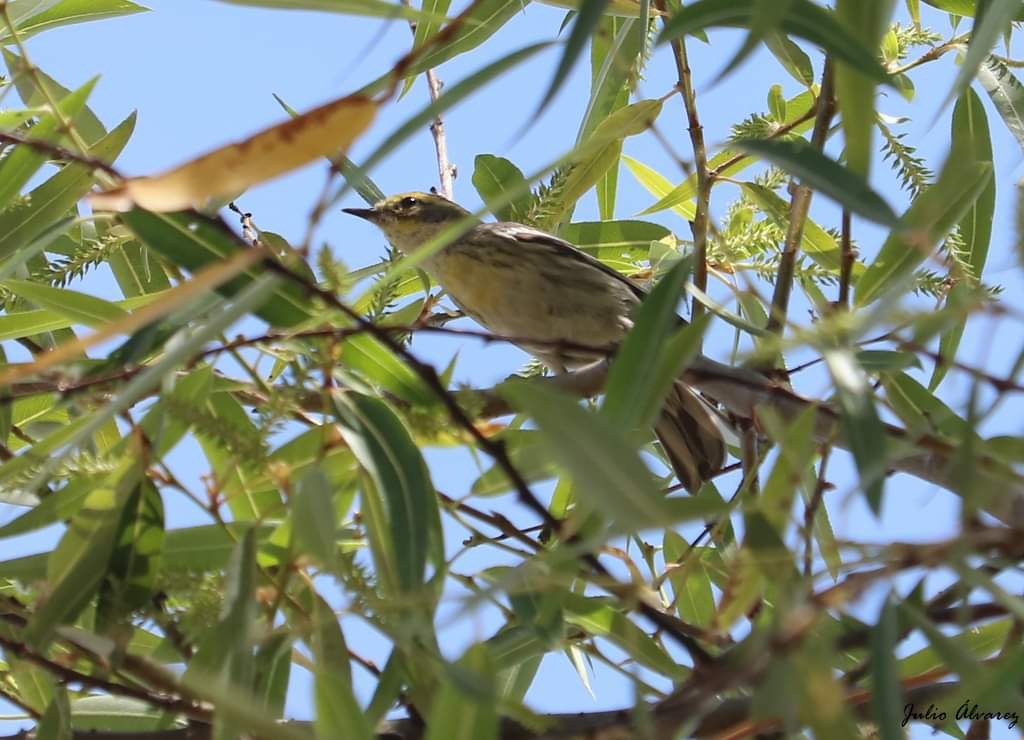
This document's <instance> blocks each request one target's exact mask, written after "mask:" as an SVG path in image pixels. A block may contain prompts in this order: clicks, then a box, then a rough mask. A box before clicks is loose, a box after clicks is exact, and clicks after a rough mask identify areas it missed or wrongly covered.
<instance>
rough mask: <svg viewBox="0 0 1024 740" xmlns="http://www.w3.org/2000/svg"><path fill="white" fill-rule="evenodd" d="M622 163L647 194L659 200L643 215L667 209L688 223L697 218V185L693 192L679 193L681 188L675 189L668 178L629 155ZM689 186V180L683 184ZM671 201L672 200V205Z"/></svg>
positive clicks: (624, 156) (625, 156) (623, 158)
mask: <svg viewBox="0 0 1024 740" xmlns="http://www.w3.org/2000/svg"><path fill="white" fill-rule="evenodd" d="M622 161H623V162H625V163H626V169H628V170H629V171H630V172H631V173H632V174H633V177H635V178H636V180H637V182H639V183H640V184H641V185H643V186H644V187H645V188H646V189H647V192H649V193H651V194H652V195H654V196H655V197H656V198H658V202H657V203H655V204H654V205H653V206H651V207H650V208H647V209H645V210H644V211H643V213H655V212H657V211H661V210H664V209H665V208H671V209H672V210H673V211H675V212H676V213H678V214H679V215H680V216H682V217H683V218H684V219H686V220H687V221H692V220H693V219H694V218H696V217H697V206H696V204H694V203H693V202H692V199H693V197H694V196H695V195H696V193H697V190H696V185H694V187H693V189H692V192H689V189H687V191H686V192H677V191H678V190H679V188H676V187H674V186H673V185H672V183H671V182H670V181H669V180H668V178H666V177H665V176H663V175H661V174H659V173H658V172H657V171H655V170H654V169H653V168H651V167H648V166H647V165H645V164H644V163H643V162H640V161H638V160H635V159H633V158H632V157H630V156H627V155H623V156H622ZM694 182H696V181H694ZM688 184H689V180H687V181H686V182H685V183H683V185H688ZM680 187H683V186H680ZM669 199H671V201H672V202H671V203H670V202H669Z"/></svg>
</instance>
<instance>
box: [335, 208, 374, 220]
mask: <svg viewBox="0 0 1024 740" xmlns="http://www.w3.org/2000/svg"><path fill="white" fill-rule="evenodd" d="M341 210H343V211H344V212H345V213H350V214H352V215H353V216H359V218H365V219H366V220H367V221H371V222H372V221H376V220H377V211H375V210H374V209H372V208H342V209H341Z"/></svg>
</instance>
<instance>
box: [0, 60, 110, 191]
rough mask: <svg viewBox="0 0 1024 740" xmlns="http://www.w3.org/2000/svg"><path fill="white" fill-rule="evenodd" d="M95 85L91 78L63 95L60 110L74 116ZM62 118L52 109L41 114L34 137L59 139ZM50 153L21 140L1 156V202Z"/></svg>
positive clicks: (35, 127)
mask: <svg viewBox="0 0 1024 740" xmlns="http://www.w3.org/2000/svg"><path fill="white" fill-rule="evenodd" d="M95 86H96V80H95V79H92V80H90V81H89V82H87V83H85V84H84V85H82V86H81V87H80V88H78V89H77V90H75V91H74V92H72V93H69V94H68V95H66V96H65V97H63V98H62V99H61V100H60V102H58V103H57V107H58V108H59V109H60V112H61V113H62V114H63V115H64V116H65V117H66V118H73V117H74V116H75V115H77V114H78V113H79V111H81V110H82V108H83V107H84V106H85V101H86V99H87V98H88V97H89V94H90V93H91V92H92V89H93V88H94V87H95ZM59 128H60V122H59V121H58V120H57V117H56V116H54V115H53V113H52V112H51V113H45V114H43V115H42V116H40V117H39V120H38V121H37V122H36V125H35V126H33V127H32V138H33V139H36V140H38V141H53V140H54V139H59V138H60V137H59V135H58V134H59ZM48 157H49V155H48V154H47V153H46V152H41V151H39V150H38V149H35V148H33V147H30V146H27V145H25V144H19V145H18V146H16V147H14V149H13V151H11V152H10V153H9V154H8V155H7V156H6V157H4V158H3V159H2V160H0V206H6V205H7V204H8V203H9V201H10V200H11V199H12V198H14V196H16V195H17V194H18V193H19V192H20V191H21V188H22V187H23V186H24V185H25V184H26V183H27V182H28V181H29V180H30V179H31V178H32V176H33V175H34V174H35V173H36V172H37V171H38V170H39V168H40V167H42V166H43V164H45V163H46V160H47V159H48Z"/></svg>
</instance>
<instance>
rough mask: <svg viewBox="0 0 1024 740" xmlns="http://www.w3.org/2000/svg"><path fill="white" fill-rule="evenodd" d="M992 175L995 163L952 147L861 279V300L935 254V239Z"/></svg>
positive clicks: (873, 295) (868, 299)
mask: <svg viewBox="0 0 1024 740" xmlns="http://www.w3.org/2000/svg"><path fill="white" fill-rule="evenodd" d="M991 176H992V165H991V163H988V162H986V163H978V162H975V161H973V160H971V159H963V158H959V157H957V156H954V155H953V153H951V155H950V156H949V158H947V160H946V164H945V165H944V166H943V168H942V172H941V174H940V175H939V178H938V180H937V181H936V182H935V184H934V185H932V186H931V187H929V188H928V189H927V190H925V191H924V192H923V193H922V194H921V195H919V196H918V197H917V198H915V199H914V202H913V203H911V205H910V208H909V209H907V212H906V213H904V214H903V217H902V218H901V219H900V224H899V226H897V227H896V228H894V229H893V230H892V232H890V234H889V237H888V238H887V239H886V240H885V243H884V244H882V248H881V250H880V251H879V253H878V256H877V257H876V258H875V259H874V261H873V262H872V263H871V264H870V265H868V266H867V268H866V269H865V271H864V274H863V275H861V277H860V279H859V280H858V281H857V293H856V303H857V305H859V306H864V305H867V304H868V303H871V302H872V301H874V300H876V299H877V298H878V297H879V296H881V295H882V293H883V292H885V291H886V290H889V289H892V288H895V287H896V286H898V285H901V284H902V281H903V280H904V279H905V278H906V277H907V276H908V275H909V274H910V272H911V271H912V270H913V269H914V268H915V267H917V266H918V265H919V264H921V263H922V262H923V261H924V260H925V259H927V257H928V255H929V254H931V250H932V247H933V246H934V244H935V242H936V241H938V240H939V239H941V238H942V237H943V236H945V235H946V234H948V233H949V231H950V230H951V229H952V228H953V227H954V226H955V225H956V224H957V222H958V221H959V220H960V218H961V217H962V216H963V215H964V213H966V211H967V209H968V208H970V207H971V205H972V204H973V203H974V202H975V201H976V200H977V199H978V198H979V197H980V196H981V194H982V192H983V191H984V190H985V188H986V187H988V184H989V181H990V178H991Z"/></svg>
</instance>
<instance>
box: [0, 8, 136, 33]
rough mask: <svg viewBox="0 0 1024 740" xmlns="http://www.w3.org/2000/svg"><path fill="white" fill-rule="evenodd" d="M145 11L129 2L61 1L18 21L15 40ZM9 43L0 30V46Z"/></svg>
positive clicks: (3, 31)
mask: <svg viewBox="0 0 1024 740" xmlns="http://www.w3.org/2000/svg"><path fill="white" fill-rule="evenodd" d="M148 10H149V8H144V7H142V6H141V5H136V4H135V3H133V2H129V0H61V1H60V2H58V3H56V4H55V5H54V6H53V7H51V8H47V9H46V10H44V11H43V12H41V13H37V14H35V15H32V16H29V17H28V18H26V19H24V20H22V21H19V22H18V23H17V28H18V36H19V37H20V38H23V39H24V38H28V37H29V36H33V35H35V34H37V33H40V32H42V31H48V30H49V29H51V28H58V27H60V26H67V25H71V24H73V23H86V22H88V21H99V20H103V19H104V18H116V17H118V16H122V15H132V14H134V13H144V12H146V11H148ZM10 40H11V38H10V35H9V31H8V30H7V29H6V28H4V29H0V43H9V42H10Z"/></svg>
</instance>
